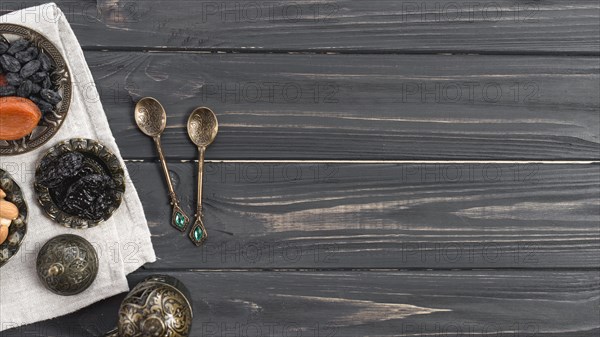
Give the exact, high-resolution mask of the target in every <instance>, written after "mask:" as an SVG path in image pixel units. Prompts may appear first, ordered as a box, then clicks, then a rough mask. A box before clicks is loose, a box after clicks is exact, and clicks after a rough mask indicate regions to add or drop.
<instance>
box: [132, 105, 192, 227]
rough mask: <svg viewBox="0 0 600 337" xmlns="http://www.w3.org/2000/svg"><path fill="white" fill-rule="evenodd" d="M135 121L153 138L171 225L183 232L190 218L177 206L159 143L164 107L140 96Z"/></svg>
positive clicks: (164, 122) (164, 113)
mask: <svg viewBox="0 0 600 337" xmlns="http://www.w3.org/2000/svg"><path fill="white" fill-rule="evenodd" d="M135 122H136V123H137V125H138V127H139V128H140V130H142V132H143V133H145V134H146V135H147V136H150V137H152V139H154V143H155V144H156V149H157V150H158V156H159V158H160V163H161V166H162V169H163V173H164V175H165V179H166V180H167V187H168V188H169V196H170V198H171V205H172V206H173V213H172V216H171V225H172V226H173V227H175V228H176V229H177V230H179V231H181V232H185V230H186V229H187V226H188V224H189V223H190V218H189V217H188V216H187V215H186V214H185V212H184V211H183V210H182V209H181V207H180V206H179V199H177V195H176V194H175V190H174V189H173V183H172V182H171V176H170V175H169V168H168V167H167V162H166V161H165V156H164V155H163V151H162V146H161V145H160V135H161V134H162V133H163V131H164V130H165V127H166V126H167V114H166V112H165V109H164V108H163V106H162V105H161V104H160V103H159V102H158V101H157V100H156V99H154V98H152V97H145V98H142V99H141V100H140V101H139V102H138V103H137V104H136V106H135Z"/></svg>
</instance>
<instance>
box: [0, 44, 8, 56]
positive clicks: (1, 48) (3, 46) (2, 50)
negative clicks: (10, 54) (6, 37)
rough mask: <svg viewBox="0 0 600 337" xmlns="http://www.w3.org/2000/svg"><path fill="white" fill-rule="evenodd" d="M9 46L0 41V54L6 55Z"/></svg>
mask: <svg viewBox="0 0 600 337" xmlns="http://www.w3.org/2000/svg"><path fill="white" fill-rule="evenodd" d="M9 47H10V45H9V44H8V43H6V42H4V41H0V54H4V53H6V51H7V50H8V48H9Z"/></svg>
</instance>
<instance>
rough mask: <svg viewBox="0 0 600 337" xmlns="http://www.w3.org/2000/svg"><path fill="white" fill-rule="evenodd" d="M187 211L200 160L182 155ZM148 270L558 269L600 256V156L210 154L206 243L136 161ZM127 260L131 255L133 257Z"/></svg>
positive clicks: (156, 174)
mask: <svg viewBox="0 0 600 337" xmlns="http://www.w3.org/2000/svg"><path fill="white" fill-rule="evenodd" d="M169 164H170V170H171V172H172V177H173V178H174V181H175V186H176V191H177V193H178V195H179V198H180V199H181V201H182V205H183V207H184V209H185V210H186V212H190V215H192V213H191V212H192V210H194V209H195V202H196V197H195V186H196V180H195V174H196V166H195V165H196V164H194V163H176V162H170V163H169ZM128 167H129V169H130V171H131V174H132V179H133V182H134V184H135V185H136V187H137V189H138V193H139V194H140V196H141V198H142V203H143V205H144V209H145V211H146V217H147V218H148V221H149V225H150V229H151V232H152V234H153V243H154V247H155V249H156V251H157V254H158V256H159V259H158V261H157V262H156V263H154V264H152V265H148V266H147V268H150V269H156V270H164V269H165V268H167V269H169V268H190V269H197V268H211V269H213V268H216V269H221V268H325V269H328V268H367V269H368V268H442V269H448V268H466V269H471V268H554V267H566V268H576V267H592V268H595V267H597V264H598V261H600V236H599V235H598V233H599V232H600V214H599V212H598V210H599V209H600V206H599V205H600V201H599V200H600V199H599V198H598V191H599V188H600V181H599V179H598V177H599V175H598V172H599V171H598V168H599V167H598V165H538V164H530V165H514V164H461V165H459V164H428V165H420V164H419V165H408V164H401V165H394V164H386V165H383V164H381V165H361V164H355V165H341V164H340V165H325V164H285V163H272V164H266V163H258V164H257V163H224V164H217V163H210V164H208V165H207V167H206V172H205V177H206V178H205V179H206V180H205V185H204V186H205V189H204V198H205V199H204V210H205V214H204V215H205V216H204V223H205V225H206V227H207V230H208V232H209V239H208V241H207V242H206V244H205V245H204V246H203V247H201V248H197V247H195V246H194V245H193V244H192V243H191V242H190V241H189V239H188V238H187V236H186V235H185V234H181V233H178V232H177V231H175V230H174V229H173V228H171V227H170V226H169V222H170V216H171V214H170V212H171V208H170V206H169V204H168V199H167V196H166V192H165V191H166V187H165V184H164V183H163V182H162V181H163V178H162V176H161V172H160V171H159V170H160V169H159V165H158V164H157V163H138V162H134V163H128ZM125 260H126V262H127V261H128V257H125Z"/></svg>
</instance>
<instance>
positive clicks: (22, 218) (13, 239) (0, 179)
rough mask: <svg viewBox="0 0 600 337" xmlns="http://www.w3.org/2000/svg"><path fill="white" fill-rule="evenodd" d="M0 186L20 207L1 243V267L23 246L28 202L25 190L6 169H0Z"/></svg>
mask: <svg viewBox="0 0 600 337" xmlns="http://www.w3.org/2000/svg"><path fill="white" fill-rule="evenodd" d="M0 188H1V189H2V190H3V191H4V192H5V193H6V197H5V199H6V200H7V201H10V202H12V203H13V204H15V206H17V208H18V209H19V217H18V218H17V219H16V220H13V222H12V223H11V225H10V227H9V228H8V237H7V238H6V241H4V243H3V244H1V245H0V268H1V267H2V266H3V265H5V264H6V263H7V262H8V260H9V259H10V258H11V257H13V256H15V255H16V254H17V252H18V251H19V248H21V243H22V242H23V238H25V234H27V213H28V210H27V203H26V202H25V197H24V196H23V192H22V191H21V188H20V187H19V185H17V183H16V182H15V181H14V180H13V178H12V177H11V176H10V174H8V173H7V172H6V171H4V170H2V169H0Z"/></svg>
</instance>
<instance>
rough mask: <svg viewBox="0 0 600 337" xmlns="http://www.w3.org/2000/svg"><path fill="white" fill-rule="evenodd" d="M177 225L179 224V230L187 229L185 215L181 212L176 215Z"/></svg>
mask: <svg viewBox="0 0 600 337" xmlns="http://www.w3.org/2000/svg"><path fill="white" fill-rule="evenodd" d="M175 224H177V227H179V228H184V227H185V217H184V216H183V214H181V213H179V212H176V213H175Z"/></svg>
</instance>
